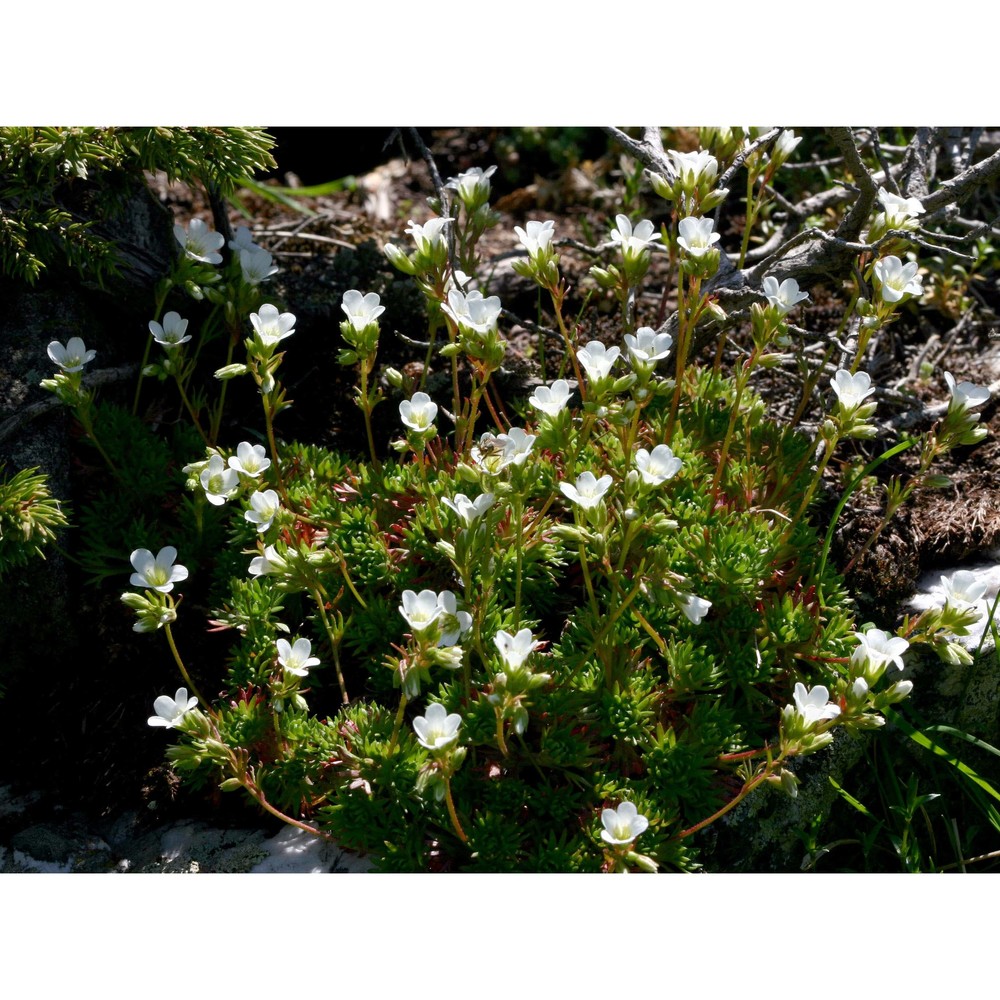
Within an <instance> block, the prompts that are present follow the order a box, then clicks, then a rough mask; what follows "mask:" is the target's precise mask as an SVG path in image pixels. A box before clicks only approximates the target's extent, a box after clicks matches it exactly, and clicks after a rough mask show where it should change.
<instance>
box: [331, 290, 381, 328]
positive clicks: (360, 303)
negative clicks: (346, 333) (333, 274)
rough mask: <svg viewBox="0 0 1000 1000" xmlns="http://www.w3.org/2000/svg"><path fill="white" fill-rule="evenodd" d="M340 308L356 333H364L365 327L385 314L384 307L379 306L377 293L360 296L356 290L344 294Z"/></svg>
mask: <svg viewBox="0 0 1000 1000" xmlns="http://www.w3.org/2000/svg"><path fill="white" fill-rule="evenodd" d="M340 308H341V309H343V310H344V312H345V313H346V315H347V321H348V322H349V323H350V324H351V326H353V327H354V329H355V330H357V331H358V333H364V331H365V329H366V327H368V326H370V325H371V324H372V323H374V322H375V321H376V320H377V319H378V318H379V316H381V315H382V313H384V312H385V306H382V305H379V296H378V293H377V292H369V293H368V294H367V295H362V294H361V292H359V291H358V290H357V289H356V288H352V289H350V290H349V291H346V292H344V301H343V302H341V304H340Z"/></svg>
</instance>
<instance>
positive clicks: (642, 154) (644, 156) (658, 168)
mask: <svg viewBox="0 0 1000 1000" xmlns="http://www.w3.org/2000/svg"><path fill="white" fill-rule="evenodd" d="M604 131H605V132H606V133H607V134H608V135H610V136H611V138H612V139H614V140H615V142H617V143H618V145H619V146H621V147H622V148H623V149H624V150H625V152H626V153H628V154H629V156H632V157H634V158H635V159H637V160H638V161H639V162H640V163H641V164H643V166H645V167H648V168H649V169H650V170H654V171H655V172H656V173H658V174H662V173H668V172H669V169H670V168H669V166H668V164H667V157H666V154H665V153H664V152H663V145H662V143H661V144H660V148H659V149H657V148H656V145H655V144H654V143H651V142H649V141H647V140H645V139H644V140H643V141H642V142H639V141H637V140H635V139H633V138H632V137H631V136H630V135H626V134H625V133H624V132H623V131H622V130H621V129H618V128H615V127H614V126H613V125H605V126H604ZM643 131H644V133H648V131H649V129H648V128H647V129H644V130H643Z"/></svg>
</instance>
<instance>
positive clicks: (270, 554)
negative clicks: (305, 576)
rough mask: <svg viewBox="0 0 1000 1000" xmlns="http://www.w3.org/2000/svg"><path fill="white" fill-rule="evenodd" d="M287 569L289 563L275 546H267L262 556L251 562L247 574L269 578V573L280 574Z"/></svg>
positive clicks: (254, 558)
mask: <svg viewBox="0 0 1000 1000" xmlns="http://www.w3.org/2000/svg"><path fill="white" fill-rule="evenodd" d="M287 568H288V563H287V562H285V560H284V558H282V557H281V556H279V555H278V550H277V549H276V548H275V547H274V546H273V545H266V546H264V554H263V555H262V556H254V557H253V559H251V560H250V569H249V570H247V572H248V573H249V574H250V575H251V576H267V575H268V574H269V573H279V572H281V571H282V570H284V569H287Z"/></svg>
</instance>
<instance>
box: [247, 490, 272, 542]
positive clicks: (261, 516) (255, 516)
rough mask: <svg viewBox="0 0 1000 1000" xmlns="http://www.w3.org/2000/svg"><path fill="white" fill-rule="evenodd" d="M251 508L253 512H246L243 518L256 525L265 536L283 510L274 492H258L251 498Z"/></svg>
mask: <svg viewBox="0 0 1000 1000" xmlns="http://www.w3.org/2000/svg"><path fill="white" fill-rule="evenodd" d="M250 506H251V507H252V508H253V510H247V511H244V512H243V516H244V517H245V518H246V519H247V520H248V521H249V522H250V523H251V524H256V525H257V530H258V531H259V532H260V533H261V534H264V532H265V531H267V529H268V528H270V527H271V524H272V523H273V522H274V519H275V517H276V516H277V514H278V511H279V510H281V501H279V500H278V494H277V493H276V492H275V491H274V490H264V491H260V490H258V491H257V492H256V493H254V494H253V496H251V497H250Z"/></svg>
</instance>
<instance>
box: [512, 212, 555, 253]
mask: <svg viewBox="0 0 1000 1000" xmlns="http://www.w3.org/2000/svg"><path fill="white" fill-rule="evenodd" d="M524 225H525V228H524V229H522V228H521V227H520V226H515V227H514V232H515V233H517V238H518V239H519V240H520V241H521V246H523V247H524V249H525V250H527V251H528V255H529V256H530V257H537V256H538V255H539V254H540V253H541V254H543V255H545V254H548V253H550V252H551V250H552V238H553V236H555V229H556V224H555V222H553V221H552V220H551V219H549V220H547V221H546V222H534V221H531V222H526V223H525V224H524Z"/></svg>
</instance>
